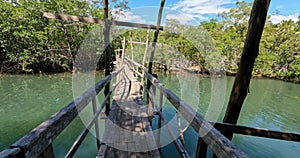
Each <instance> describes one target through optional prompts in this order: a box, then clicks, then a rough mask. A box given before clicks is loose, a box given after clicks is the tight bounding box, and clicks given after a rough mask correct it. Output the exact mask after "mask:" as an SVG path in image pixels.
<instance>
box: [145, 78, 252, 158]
mask: <svg viewBox="0 0 300 158" xmlns="http://www.w3.org/2000/svg"><path fill="white" fill-rule="evenodd" d="M146 76H147V78H148V80H149V81H150V82H151V83H152V84H153V85H155V86H156V88H158V89H159V90H160V91H161V92H162V93H163V94H164V96H165V97H166V98H167V99H168V100H169V101H170V102H171V104H172V105H173V106H174V107H175V108H176V109H177V110H179V112H180V113H181V115H182V116H183V117H184V118H185V119H186V120H187V121H189V122H190V124H191V126H192V127H193V128H194V130H195V131H199V134H206V135H204V136H203V137H202V139H203V140H204V141H205V143H206V144H207V145H208V146H209V147H210V148H211V149H212V151H213V152H214V153H215V154H216V155H217V156H218V157H232V158H234V157H247V155H246V154H245V153H244V152H242V151H241V150H240V149H239V148H237V147H236V146H235V145H234V144H233V143H232V142H231V141H230V140H228V139H227V138H226V137H225V136H224V135H222V134H221V133H220V132H219V131H218V130H216V129H215V128H214V127H213V126H212V125H211V124H210V123H209V122H208V121H206V120H205V119H204V118H203V117H202V116H200V115H199V114H198V113H197V112H196V111H195V110H194V109H192V108H191V107H190V106H188V105H187V104H186V103H185V102H184V101H183V100H181V99H180V98H178V97H177V96H176V95H175V94H174V93H173V92H172V91H170V90H168V89H166V88H165V87H164V86H163V84H162V83H161V82H160V81H158V80H157V79H156V78H155V77H153V76H152V75H151V74H150V73H146ZM200 128H201V130H200ZM200 136H201V135H200Z"/></svg>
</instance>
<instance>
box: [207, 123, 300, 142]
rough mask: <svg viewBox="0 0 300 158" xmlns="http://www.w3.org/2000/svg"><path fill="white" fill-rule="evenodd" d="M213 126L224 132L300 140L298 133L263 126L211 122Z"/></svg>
mask: <svg viewBox="0 0 300 158" xmlns="http://www.w3.org/2000/svg"><path fill="white" fill-rule="evenodd" d="M212 124H213V125H214V127H215V128H217V129H218V130H219V131H222V132H225V133H235V134H243V135H251V136H258V137H265V138H274V139H281V140H288V141H297V142H300V133H291V132H281V131H275V130H268V129H264V128H254V127H247V126H240V125H234V124H228V123H220V122H217V123H212Z"/></svg>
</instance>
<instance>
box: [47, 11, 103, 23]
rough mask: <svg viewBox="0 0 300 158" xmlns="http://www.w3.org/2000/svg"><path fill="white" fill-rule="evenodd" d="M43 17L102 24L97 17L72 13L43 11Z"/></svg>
mask: <svg viewBox="0 0 300 158" xmlns="http://www.w3.org/2000/svg"><path fill="white" fill-rule="evenodd" d="M43 17H46V18H49V19H58V20H65V21H74V22H86V23H96V24H103V23H104V21H103V20H100V19H98V18H88V17H81V16H72V15H65V14H52V13H46V12H44V13H43Z"/></svg>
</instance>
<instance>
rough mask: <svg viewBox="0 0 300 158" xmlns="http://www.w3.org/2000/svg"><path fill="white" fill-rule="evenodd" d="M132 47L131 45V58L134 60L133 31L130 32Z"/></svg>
mask: <svg viewBox="0 0 300 158" xmlns="http://www.w3.org/2000/svg"><path fill="white" fill-rule="evenodd" d="M130 47H131V60H132V61H134V55H133V44H132V32H130Z"/></svg>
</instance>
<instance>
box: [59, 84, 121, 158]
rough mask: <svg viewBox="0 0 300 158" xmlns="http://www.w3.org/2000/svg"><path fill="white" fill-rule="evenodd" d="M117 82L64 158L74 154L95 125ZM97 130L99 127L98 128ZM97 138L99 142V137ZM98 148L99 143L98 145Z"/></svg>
mask: <svg viewBox="0 0 300 158" xmlns="http://www.w3.org/2000/svg"><path fill="white" fill-rule="evenodd" d="M119 83H120V82H118V83H117V84H116V85H115V86H114V87H113V88H112V90H111V91H110V92H109V94H108V95H107V96H106V97H105V98H104V100H103V101H102V103H101V104H100V106H99V109H98V110H95V111H94V115H93V117H92V119H91V120H90V122H89V123H88V125H87V126H86V128H85V129H84V130H83V131H82V132H81V133H80V135H79V136H78V137H77V139H76V140H75V142H74V143H73V145H72V147H71V148H70V150H69V151H68V153H67V154H66V156H65V157H66V158H71V157H73V156H74V154H75V153H76V151H77V150H78V148H79V146H80V145H81V143H82V142H83V140H84V139H85V137H86V136H87V134H88V133H89V131H90V129H91V128H92V126H93V125H95V123H96V122H98V117H99V115H100V114H101V111H102V110H103V108H104V106H105V105H106V100H108V99H109V98H110V95H111V94H112V93H113V91H114V90H115V89H116V87H117V86H118V85H119ZM98 131H99V129H98ZM97 140H98V141H99V142H100V137H99V139H97ZM97 146H98V144H97ZM99 148H100V145H99ZM99 148H98V150H99Z"/></svg>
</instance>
